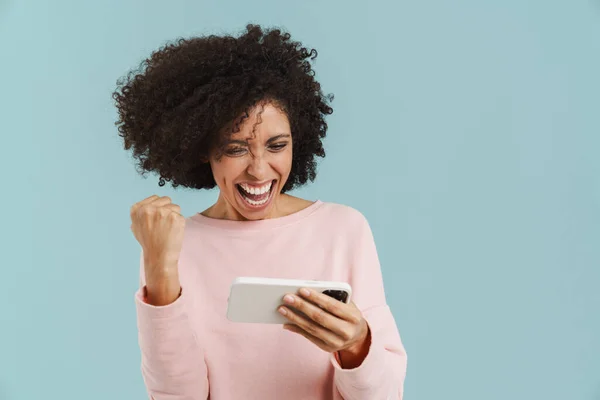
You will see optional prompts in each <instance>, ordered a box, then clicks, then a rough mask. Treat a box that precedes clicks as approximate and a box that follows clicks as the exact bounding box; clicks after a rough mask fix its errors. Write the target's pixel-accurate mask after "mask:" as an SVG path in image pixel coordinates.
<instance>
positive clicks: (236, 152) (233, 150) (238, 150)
mask: <svg viewBox="0 0 600 400" xmlns="http://www.w3.org/2000/svg"><path fill="white" fill-rule="evenodd" d="M245 152H246V148H244V147H230V148H228V149H227V150H225V154H227V155H228V156H241V155H242V154H244V153H245Z"/></svg>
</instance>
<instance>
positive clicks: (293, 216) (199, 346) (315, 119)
mask: <svg viewBox="0 0 600 400" xmlns="http://www.w3.org/2000/svg"><path fill="white" fill-rule="evenodd" d="M315 57H316V52H315V51H314V50H310V51H309V50H308V49H306V48H305V47H302V45H301V44H300V43H299V42H294V41H291V40H290V35H289V34H288V33H282V32H281V31H280V30H277V29H272V30H262V29H261V28H260V27H259V26H255V25H248V26H247V29H246V31H245V32H244V34H242V35H240V36H239V37H231V36H209V37H200V38H193V39H189V40H183V39H182V40H179V41H178V42H177V43H175V44H170V45H168V46H165V47H164V48H162V49H159V50H158V51H156V52H154V53H153V54H152V56H151V57H150V58H149V59H147V60H146V61H145V65H144V66H145V69H144V71H142V72H139V73H137V74H129V75H128V77H127V78H126V79H124V80H122V81H121V82H119V88H118V90H117V91H116V92H115V94H114V98H115V100H116V102H117V108H118V111H119V117H120V118H119V121H118V123H117V124H118V126H119V132H120V136H122V138H123V139H124V142H125V149H127V150H129V149H131V148H132V149H133V153H134V156H136V157H137V158H138V159H139V166H140V168H141V170H142V172H146V171H156V172H158V173H159V174H160V182H159V184H160V185H161V186H162V185H164V184H165V181H171V182H172V185H173V186H174V187H177V186H179V185H182V186H184V187H188V188H194V189H209V188H213V187H215V186H217V187H218V189H219V197H218V199H217V201H216V203H215V204H214V205H212V206H211V207H209V208H208V209H207V210H205V211H203V212H201V213H197V214H195V215H193V216H191V217H188V218H184V217H183V216H182V215H181V210H180V207H179V206H177V205H176V204H174V203H173V202H172V201H171V199H170V198H168V197H158V196H151V197H149V198H147V199H144V200H142V201H140V202H139V203H137V204H135V205H133V206H132V207H131V220H132V224H131V229H132V231H133V233H134V235H135V237H136V239H137V240H138V242H139V243H140V245H141V246H142V254H141V257H140V267H141V271H140V275H141V285H140V290H139V291H138V293H137V294H136V296H135V301H136V307H137V318H138V328H139V344H140V348H141V354H142V375H143V378H144V382H145V385H146V388H147V390H148V393H149V395H150V397H151V398H152V399H154V400H167V399H168V400H174V399H194V400H196V399H198V400H199V399H203V400H204V399H207V398H208V397H209V395H210V398H211V399H212V400H232V399H346V400H350V399H369V400H375V399H401V398H402V393H403V383H404V377H405V372H406V353H405V351H404V348H403V345H402V342H401V340H400V336H399V334H398V330H397V328H396V325H395V322H394V318H393V316H392V314H391V312H390V310H389V308H388V306H387V305H386V301H385V295H384V287H383V282H382V277H381V271H380V266H379V261H378V258H377V253H376V249H375V244H374V242H373V236H372V234H371V230H370V229H369V225H368V223H367V221H366V220H365V218H364V217H363V216H362V214H360V213H359V212H358V211H355V210H353V209H352V208H350V207H347V206H342V205H338V204H333V203H325V202H321V201H314V202H311V201H307V200H304V199H300V198H297V197H294V196H291V195H289V194H287V192H288V191H289V190H290V189H292V188H295V187H297V186H300V185H303V184H305V183H306V182H308V181H309V180H310V181H312V180H314V178H315V176H316V173H315V157H323V156H324V155H325V152H324V150H323V145H322V139H323V138H324V137H325V134H326V130H327V124H326V122H325V116H326V115H329V114H331V113H332V109H331V107H330V106H329V103H330V102H331V100H332V97H331V96H325V95H323V94H322V91H321V88H320V85H319V83H318V82H317V81H316V80H315V79H314V73H313V70H312V67H311V64H310V60H312V59H314V58H315ZM360 186H364V185H363V184H361V183H358V184H357V187H360ZM237 276H259V277H273V278H283V279H315V280H337V281H346V282H348V283H350V285H351V286H352V288H353V302H351V303H350V304H347V305H346V304H343V303H341V302H336V301H334V300H332V299H331V298H329V297H327V296H325V295H323V294H321V293H317V292H314V291H312V292H311V291H309V292H307V293H303V291H300V292H298V293H290V294H289V295H288V296H286V297H285V298H284V299H282V306H281V307H280V309H279V311H280V312H281V313H282V314H283V315H285V316H286V318H287V320H288V321H289V323H288V324H286V325H285V326H284V327H283V329H282V327H281V326H280V325H276V326H273V325H258V324H235V323H233V322H230V321H228V320H227V319H226V317H225V312H226V307H227V297H228V294H229V285H230V284H231V282H232V281H233V279H234V278H235V277H237ZM299 311H300V312H302V313H303V316H301V313H299Z"/></svg>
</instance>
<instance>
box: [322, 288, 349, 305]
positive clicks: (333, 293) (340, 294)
mask: <svg viewBox="0 0 600 400" xmlns="http://www.w3.org/2000/svg"><path fill="white" fill-rule="evenodd" d="M323 294H324V295H326V296H329V297H332V298H334V299H336V300H338V301H341V302H342V303H345V302H346V300H348V292H346V291H345V290H325V291H324V292H323Z"/></svg>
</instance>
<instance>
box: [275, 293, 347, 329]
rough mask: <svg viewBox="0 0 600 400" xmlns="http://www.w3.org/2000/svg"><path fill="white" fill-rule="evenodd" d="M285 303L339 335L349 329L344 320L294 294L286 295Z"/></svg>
mask: <svg viewBox="0 0 600 400" xmlns="http://www.w3.org/2000/svg"><path fill="white" fill-rule="evenodd" d="M283 302H284V303H285V304H286V305H287V306H289V307H293V308H294V310H298V311H300V312H301V313H302V314H305V315H306V317H308V318H309V319H310V320H311V321H312V322H314V323H315V324H317V325H319V326H322V327H324V328H326V329H327V330H330V331H332V332H335V333H336V334H338V335H341V334H342V333H343V332H344V331H345V329H347V326H344V325H345V324H346V322H345V321H344V320H341V319H340V318H338V317H336V316H334V315H332V314H330V313H329V312H328V311H327V310H325V309H323V308H320V307H317V306H316V305H314V304H312V303H311V302H309V301H307V300H304V299H303V298H301V297H299V296H296V295H293V294H288V295H285V296H284V298H283Z"/></svg>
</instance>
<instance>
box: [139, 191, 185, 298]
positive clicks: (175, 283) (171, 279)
mask: <svg viewBox="0 0 600 400" xmlns="http://www.w3.org/2000/svg"><path fill="white" fill-rule="evenodd" d="M130 215H131V231H132V232H133V235H134V236H135V238H136V240H137V241H138V242H139V243H140V245H141V246H142V250H143V253H144V273H145V277H146V290H147V301H148V302H149V303H150V304H152V305H156V306H161V305H167V304H170V303H172V302H174V301H175V300H176V299H177V297H178V296H179V292H180V288H181V287H180V283H179V271H178V268H177V263H178V261H179V253H180V252H181V246H182V244H183V232H184V229H185V218H184V217H183V216H182V215H181V208H180V207H179V206H178V205H177V204H174V203H172V202H171V199H170V198H169V197H167V196H165V197H159V196H157V195H153V196H150V197H148V198H146V199H144V200H142V201H140V202H138V203H136V204H134V205H133V206H132V207H131V210H130Z"/></svg>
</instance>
